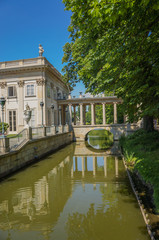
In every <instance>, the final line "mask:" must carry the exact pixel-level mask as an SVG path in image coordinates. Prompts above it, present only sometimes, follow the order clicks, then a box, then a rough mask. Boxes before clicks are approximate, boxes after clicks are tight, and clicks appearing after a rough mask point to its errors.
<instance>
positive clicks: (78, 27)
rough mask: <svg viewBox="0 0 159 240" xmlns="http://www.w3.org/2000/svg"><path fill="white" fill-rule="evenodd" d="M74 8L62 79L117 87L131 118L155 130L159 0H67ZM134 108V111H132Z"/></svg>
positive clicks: (95, 88) (96, 87) (93, 88)
mask: <svg viewBox="0 0 159 240" xmlns="http://www.w3.org/2000/svg"><path fill="white" fill-rule="evenodd" d="M63 2H64V4H65V6H66V10H69V11H72V16H71V24H70V26H69V28H68V30H69V31H70V38H71V42H70V43H66V45H65V46H64V56H63V63H65V67H64V69H63V71H64V78H65V81H66V82H68V83H69V85H70V86H74V84H75V83H76V82H77V81H80V80H82V81H83V82H84V84H85V86H86V88H87V91H89V92H93V93H94V94H95V93H99V92H104V91H105V90H106V91H108V92H109V91H110V92H112V91H114V93H115V94H116V95H117V96H118V97H121V98H122V99H123V105H124V107H125V111H126V112H127V113H128V114H129V118H133V117H134V116H135V117H136V118H138V117H144V119H145V120H146V121H145V126H144V127H145V128H147V129H149V130H152V129H153V124H152V122H153V117H158V115H159V2H158V1H157V0H63ZM134 113H135V114H134Z"/></svg>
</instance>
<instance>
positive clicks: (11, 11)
mask: <svg viewBox="0 0 159 240" xmlns="http://www.w3.org/2000/svg"><path fill="white" fill-rule="evenodd" d="M64 8H65V6H64V4H63V3H62V0H45V1H44V0H27V1H24V0H0V13H1V14H0V22H1V30H0V62H3V61H10V60H17V59H25V58H34V57H38V46H39V44H42V46H43V48H44V51H45V52H44V56H45V57H46V58H47V59H48V60H49V61H50V62H51V63H52V64H53V65H54V67H56V68H57V69H58V70H59V71H60V72H61V69H62V56H63V46H64V44H65V43H66V42H68V41H69V32H68V31H67V28H68V26H69V24H70V17H71V13H70V12H68V11H64ZM80 90H81V91H83V92H84V91H85V89H84V86H83V84H81V83H80V84H78V85H77V87H76V88H75V90H74V91H73V93H72V95H76V96H77V95H78V94H79V92H80Z"/></svg>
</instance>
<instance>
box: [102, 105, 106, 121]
mask: <svg viewBox="0 0 159 240" xmlns="http://www.w3.org/2000/svg"><path fill="white" fill-rule="evenodd" d="M102 105H103V125H105V124H106V121H105V103H102Z"/></svg>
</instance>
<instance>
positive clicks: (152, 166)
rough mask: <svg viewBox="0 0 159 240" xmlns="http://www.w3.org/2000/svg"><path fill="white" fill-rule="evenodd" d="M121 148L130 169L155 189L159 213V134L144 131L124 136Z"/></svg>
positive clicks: (155, 200)
mask: <svg viewBox="0 0 159 240" xmlns="http://www.w3.org/2000/svg"><path fill="white" fill-rule="evenodd" d="M120 146H121V148H122V150H123V154H124V157H125V160H126V162H127V165H128V167H129V169H130V170H131V171H132V172H134V171H135V172H138V173H139V174H140V176H141V177H142V179H143V180H144V181H145V182H146V183H147V184H150V185H151V186H152V188H153V200H154V204H155V206H156V211H157V212H159V132H158V131H153V132H146V131H144V130H143V129H140V130H138V131H136V132H135V133H134V134H132V135H129V136H127V137H125V136H122V137H121V139H120Z"/></svg>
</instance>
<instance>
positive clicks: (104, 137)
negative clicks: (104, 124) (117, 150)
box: [87, 129, 113, 149]
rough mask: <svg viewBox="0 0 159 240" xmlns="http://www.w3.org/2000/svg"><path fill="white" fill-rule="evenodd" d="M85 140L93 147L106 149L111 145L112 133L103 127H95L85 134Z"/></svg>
mask: <svg viewBox="0 0 159 240" xmlns="http://www.w3.org/2000/svg"><path fill="white" fill-rule="evenodd" d="M87 142H88V145H90V146H91V147H93V148H95V149H108V148H110V147H111V146H112V145H113V134H112V133H111V132H109V131H107V130H104V129H95V130H92V131H90V132H89V133H88V134H87Z"/></svg>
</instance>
